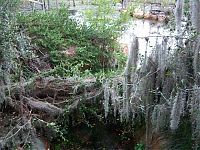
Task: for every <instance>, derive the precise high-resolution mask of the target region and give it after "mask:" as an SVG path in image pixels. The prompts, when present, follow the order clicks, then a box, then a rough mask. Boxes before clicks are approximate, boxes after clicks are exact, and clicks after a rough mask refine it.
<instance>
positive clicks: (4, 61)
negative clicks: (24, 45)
mask: <svg viewBox="0 0 200 150" xmlns="http://www.w3.org/2000/svg"><path fill="white" fill-rule="evenodd" d="M18 3H19V1H18V0H13V1H9V2H8V1H6V0H0V6H1V7H0V79H1V80H0V86H4V85H8V87H9V86H10V84H11V71H14V70H15V69H16V63H15V61H14V59H15V58H16V55H15V54H16V52H17V49H16V45H15V44H17V41H16V39H15V38H16V37H17V31H16V27H17V25H16V20H15V18H14V17H15V14H14V12H15V8H17V6H18V5H17V4H18ZM4 90H5V89H4V88H0V107H1V104H2V103H3V102H4V100H5V96H6V95H5V91H4Z"/></svg>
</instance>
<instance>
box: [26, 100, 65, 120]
mask: <svg viewBox="0 0 200 150" xmlns="http://www.w3.org/2000/svg"><path fill="white" fill-rule="evenodd" d="M23 101H24V102H25V103H26V104H27V105H28V106H30V107H31V108H32V109H35V110H39V111H43V112H46V113H48V114H49V115H51V116H57V115H59V114H61V113H63V112H64V110H63V109H61V108H58V107H56V106H54V105H52V104H50V103H47V102H42V101H37V100H35V99H34V98H28V97H24V98H23Z"/></svg>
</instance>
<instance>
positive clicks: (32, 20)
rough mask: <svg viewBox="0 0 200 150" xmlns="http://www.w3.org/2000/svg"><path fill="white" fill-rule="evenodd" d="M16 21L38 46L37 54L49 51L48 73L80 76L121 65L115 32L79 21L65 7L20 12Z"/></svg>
mask: <svg viewBox="0 0 200 150" xmlns="http://www.w3.org/2000/svg"><path fill="white" fill-rule="evenodd" d="M18 22H19V24H20V26H21V30H24V31H25V32H26V33H27V34H28V36H29V37H31V43H32V44H33V45H36V46H37V47H39V48H38V49H39V50H37V52H36V53H37V55H46V54H47V55H49V59H50V64H51V68H52V69H53V71H51V72H50V73H49V74H48V75H54V76H61V77H65V76H80V75H83V74H95V73H99V72H107V71H110V70H112V68H114V67H116V66H117V67H119V66H123V65H122V64H123V62H124V60H125V57H124V56H123V54H122V53H121V52H120V51H119V46H118V45H117V42H116V36H114V35H113V34H112V32H106V31H105V32H102V31H99V30H95V29H93V28H92V27H88V26H86V25H80V24H78V23H77V22H75V21H73V20H72V19H70V18H69V12H68V10H67V9H66V8H61V9H59V10H51V11H49V12H33V13H30V14H19V15H18ZM117 59H118V60H117ZM114 62H117V64H116V63H114Z"/></svg>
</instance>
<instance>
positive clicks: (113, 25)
mask: <svg viewBox="0 0 200 150" xmlns="http://www.w3.org/2000/svg"><path fill="white" fill-rule="evenodd" d="M115 3H116V2H115V1H114V0H97V1H95V4H96V6H95V9H90V10H86V11H85V17H86V21H88V22H89V26H90V27H92V28H93V29H94V30H98V31H101V34H102V35H103V36H105V37H112V38H113V39H115V38H117V37H118V36H119V35H120V32H121V30H122V29H123V28H124V27H125V24H124V23H125V22H127V21H128V19H129V17H130V15H129V12H123V13H119V12H118V13H117V12H116V8H115V6H114V4H115Z"/></svg>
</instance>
